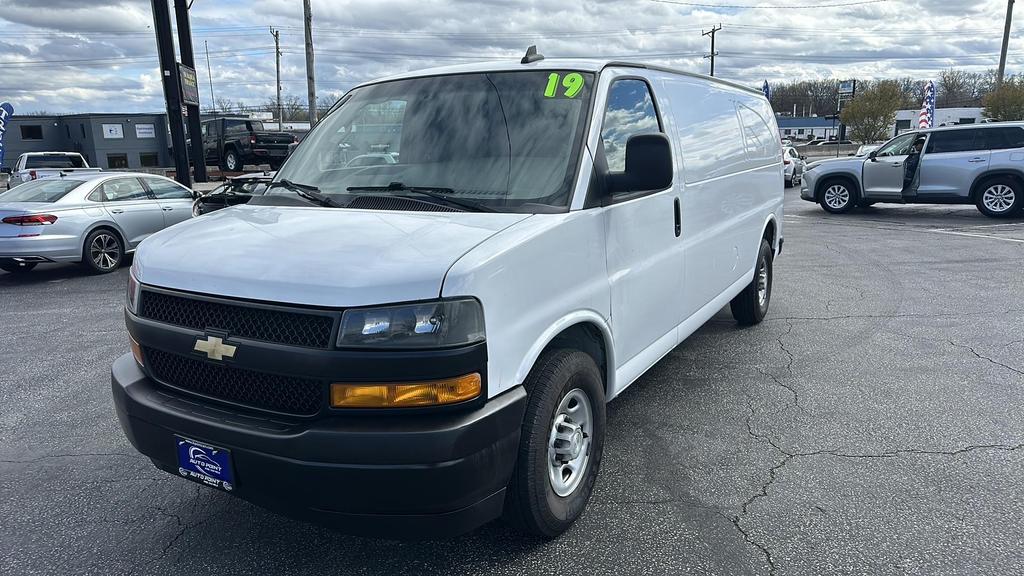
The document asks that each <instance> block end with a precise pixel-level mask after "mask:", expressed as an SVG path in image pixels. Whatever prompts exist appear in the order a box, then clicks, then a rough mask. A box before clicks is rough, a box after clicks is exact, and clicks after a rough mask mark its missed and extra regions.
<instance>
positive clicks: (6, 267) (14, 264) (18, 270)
mask: <svg viewBox="0 0 1024 576" xmlns="http://www.w3.org/2000/svg"><path fill="white" fill-rule="evenodd" d="M36 264H37V263H36V262H18V261H17V260H11V259H4V260H0V270H3V271H4V272H10V273H11V274H24V273H26V272H31V271H32V269H33V268H35V267H36Z"/></svg>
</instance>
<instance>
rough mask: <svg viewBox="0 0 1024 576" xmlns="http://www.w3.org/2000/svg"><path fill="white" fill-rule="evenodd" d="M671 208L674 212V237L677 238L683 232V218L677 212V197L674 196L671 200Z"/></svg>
mask: <svg viewBox="0 0 1024 576" xmlns="http://www.w3.org/2000/svg"><path fill="white" fill-rule="evenodd" d="M672 208H673V209H674V210H675V213H676V238H679V235H680V234H682V233H683V220H682V216H681V215H680V214H679V198H676V199H675V200H674V201H673V202H672Z"/></svg>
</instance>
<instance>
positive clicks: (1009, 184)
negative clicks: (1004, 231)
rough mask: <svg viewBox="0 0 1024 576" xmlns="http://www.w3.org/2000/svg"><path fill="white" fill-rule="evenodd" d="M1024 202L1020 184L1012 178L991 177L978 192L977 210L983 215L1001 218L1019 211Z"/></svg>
mask: <svg viewBox="0 0 1024 576" xmlns="http://www.w3.org/2000/svg"><path fill="white" fill-rule="evenodd" d="M1022 202H1024V194H1022V193H1021V187H1020V184H1018V183H1017V181H1016V180H1014V179H1013V178H993V179H991V180H989V181H987V182H985V183H984V184H983V185H982V187H981V190H980V191H979V193H978V201H977V205H978V210H980V211H981V213H982V214H984V215H985V216H990V217H992V218H1003V217H1006V216H1012V215H1013V214H1015V213H1016V212H1018V211H1020V209H1021V204H1022Z"/></svg>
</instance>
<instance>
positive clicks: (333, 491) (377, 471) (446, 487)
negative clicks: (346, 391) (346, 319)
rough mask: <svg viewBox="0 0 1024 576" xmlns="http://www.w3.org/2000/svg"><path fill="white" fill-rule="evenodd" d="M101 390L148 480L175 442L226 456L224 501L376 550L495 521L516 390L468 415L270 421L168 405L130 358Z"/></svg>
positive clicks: (515, 418) (508, 458)
mask: <svg viewBox="0 0 1024 576" xmlns="http://www.w3.org/2000/svg"><path fill="white" fill-rule="evenodd" d="M111 385H112V388H113V395H114V404H115V407H116V410H117V417H118V419H119V420H120V422H121V427H122V428H123V429H124V431H125V434H126V435H127V436H128V439H129V440H130V441H131V443H132V444H133V445H134V446H135V448H136V449H138V450H139V451H140V452H142V453H143V454H145V455H146V456H148V457H149V458H150V459H151V460H152V461H153V463H154V464H155V465H156V466H157V467H158V468H161V469H163V470H165V471H167V472H170V473H172V474H175V475H177V474H178V464H177V456H176V449H175V435H180V436H184V437H187V438H191V439H194V440H197V441H200V442H204V443H208V444H211V445H214V446H217V447H220V448H226V449H228V450H230V451H231V457H232V465H233V468H234V474H235V482H234V484H235V486H234V490H233V491H232V494H234V495H236V496H239V497H241V498H244V499H246V500H249V501H251V502H253V503H255V504H258V505H260V506H263V507H265V508H268V509H270V510H273V511H275V512H278V513H281V514H285V515H287V516H292V517H296V518H300V519H304V520H309V521H313V522H317V523H320V524H325V525H329V526H332V527H335V528H338V529H341V530H343V531H346V532H351V533H356V534H362V535H368V536H379V537H385V538H422V537H446V536H453V535H457V534H461V533H464V532H467V531H469V530H472V529H473V528H475V527H477V526H479V525H481V524H484V523H486V522H488V521H490V520H492V519H494V518H496V517H498V516H499V515H500V514H501V511H502V504H503V502H504V494H505V486H506V484H507V483H508V479H509V477H510V475H511V473H512V468H513V466H514V465H515V460H516V452H517V448H518V444H519V431H520V426H521V424H522V420H523V413H524V411H525V408H526V392H525V391H524V390H523V389H522V388H521V387H520V388H517V389H515V390H512V391H509V392H507V393H505V394H503V395H501V396H499V397H497V398H494V399H492V400H490V401H489V402H487V403H485V404H483V405H482V406H480V407H479V408H477V409H474V410H471V411H468V412H442V413H437V414H420V415H408V416H397V415H396V416H386V417H384V416H382V417H373V416H360V417H356V416H352V417H342V416H339V417H333V418H321V419H316V420H312V421H290V420H280V419H270V418H263V417H259V416H250V415H247V414H244V413H240V412H233V411H225V410H222V409H219V408H214V407H212V406H209V405H206V404H199V403H195V402H193V401H191V400H189V399H187V398H186V397H183V396H177V395H172V394H170V393H168V392H166V391H164V390H162V389H160V388H158V387H157V386H155V385H154V384H153V383H152V382H151V381H150V380H149V379H148V378H147V377H146V376H145V374H143V372H142V371H141V370H140V369H139V367H138V366H137V365H136V364H135V361H134V359H133V358H132V356H131V355H130V354H127V355H125V356H122V357H121V358H119V359H118V360H117V361H116V362H115V363H114V366H113V368H112V369H111Z"/></svg>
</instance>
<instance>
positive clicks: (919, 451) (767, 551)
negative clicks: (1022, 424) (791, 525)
mask: <svg viewBox="0 0 1024 576" xmlns="http://www.w3.org/2000/svg"><path fill="white" fill-rule="evenodd" d="M747 408H748V414H747V416H746V418H745V422H746V427H747V434H748V435H749V436H750V437H751V438H754V439H755V440H757V441H759V442H763V443H765V444H768V445H769V446H771V447H772V449H774V450H775V451H776V452H778V453H779V454H780V455H781V456H782V458H781V459H780V460H779V461H778V462H777V463H776V464H775V465H773V466H772V467H771V468H769V469H768V478H767V479H766V480H765V481H764V482H762V483H761V487H760V490H758V491H757V492H755V493H754V494H753V495H751V496H750V498H748V499H747V500H746V501H745V502H743V504H742V505H741V506H740V509H739V513H737V514H734V515H733V516H727V515H726V514H724V513H720V514H722V516H723V517H725V518H726V519H728V520H729V521H730V522H731V523H732V524H733V526H734V527H735V528H736V530H737V531H738V532H739V533H740V535H741V536H742V537H743V540H744V541H745V542H747V543H748V544H750V545H751V546H754V547H755V548H757V550H758V551H759V552H760V553H761V555H762V556H764V559H765V562H767V564H768V574H769V576H775V574H776V573H777V570H778V566H777V565H776V561H775V557H774V556H773V554H772V549H771V547H770V546H769V545H768V544H767V543H764V542H760V541H758V540H757V539H756V538H755V537H754V536H753V535H752V534H751V533H750V532H749V531H748V530H747V529H746V528H744V527H743V520H744V519H745V518H747V516H748V515H749V513H750V508H751V507H752V506H753V505H754V504H755V503H756V502H757V501H758V500H761V499H764V498H768V495H769V494H768V492H769V489H770V488H771V486H772V485H773V484H774V483H775V481H776V480H777V479H778V477H779V474H780V471H781V470H782V469H783V468H785V467H786V465H787V464H789V463H790V462H792V461H793V460H795V459H797V458H807V457H813V456H834V457H837V458H849V459H886V458H895V457H900V456H905V455H915V456H959V455H962V454H969V453H971V452H976V451H981V450H996V451H1004V452H1013V451H1016V450H1020V449H1022V448H1024V442H1021V443H1019V444H970V445H967V446H965V447H963V448H958V449H954V450H927V449H923V448H897V449H893V450H885V451H882V452H874V453H864V454H856V453H849V452H841V451H840V450H839V449H838V448H833V449H823V450H815V451H813V452H792V451H789V450H786V449H785V448H783V447H781V446H779V445H778V444H777V443H776V442H775V441H774V440H773V439H772V438H771V437H770V436H768V435H767V434H763V433H759V432H757V431H755V430H754V426H753V424H752V423H751V419H752V418H753V417H754V415H755V414H756V412H755V409H754V402H753V399H752V398H750V397H749V396H748V397H747ZM815 507H816V508H818V509H819V510H821V508H820V507H817V506H815ZM822 512H824V511H823V510H822Z"/></svg>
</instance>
